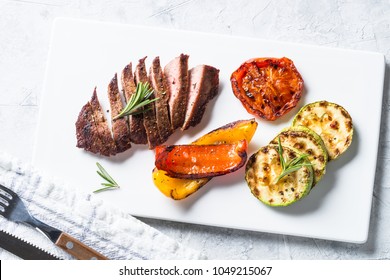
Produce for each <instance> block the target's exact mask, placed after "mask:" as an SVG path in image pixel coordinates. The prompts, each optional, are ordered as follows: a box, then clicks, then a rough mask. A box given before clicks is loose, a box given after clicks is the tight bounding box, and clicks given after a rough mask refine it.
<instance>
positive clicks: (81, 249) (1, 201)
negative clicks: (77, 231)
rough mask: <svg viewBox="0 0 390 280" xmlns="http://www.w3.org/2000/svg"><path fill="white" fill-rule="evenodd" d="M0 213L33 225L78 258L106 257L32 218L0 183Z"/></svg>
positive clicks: (16, 197)
mask: <svg viewBox="0 0 390 280" xmlns="http://www.w3.org/2000/svg"><path fill="white" fill-rule="evenodd" d="M0 215H1V216H3V217H4V218H6V219H8V220H10V221H13V222H17V223H23V224H26V225H29V226H32V227H34V228H35V229H37V230H38V231H40V232H41V233H43V234H44V235H45V236H46V237H48V238H49V239H50V240H51V241H52V242H53V243H54V244H55V245H57V246H58V247H60V248H61V249H63V250H64V251H65V252H67V253H69V254H71V255H72V256H74V257H75V258H77V259H79V260H107V259H108V258H107V257H105V256H103V255H102V254H100V253H99V252H97V251H95V250H94V249H92V248H90V247H88V246H87V245H85V244H83V243H82V242H81V241H79V240H77V239H75V238H73V237H72V236H70V235H69V234H67V233H65V232H63V231H61V230H59V229H56V228H54V227H52V226H49V225H47V224H45V223H43V222H41V221H39V220H38V219H36V218H34V217H33V216H32V215H31V214H30V213H29V212H28V210H27V208H26V206H25V205H24V203H23V201H22V200H21V199H20V197H19V196H18V195H17V194H16V193H15V192H13V191H12V190H10V189H8V188H6V187H4V186H3V185H1V184H0Z"/></svg>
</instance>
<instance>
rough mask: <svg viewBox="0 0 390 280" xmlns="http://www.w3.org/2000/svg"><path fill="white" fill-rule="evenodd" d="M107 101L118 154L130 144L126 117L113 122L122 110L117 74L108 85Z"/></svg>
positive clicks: (128, 147)
mask: <svg viewBox="0 0 390 280" xmlns="http://www.w3.org/2000/svg"><path fill="white" fill-rule="evenodd" d="M108 99H109V101H110V107H111V120H112V121H111V123H112V132H113V136H114V141H115V145H116V151H117V152H118V153H121V152H124V151H126V150H128V149H130V147H131V143H130V129H129V126H128V121H127V117H124V118H119V119H116V120H114V117H115V116H117V115H118V114H119V113H120V112H121V111H122V110H123V103H122V99H121V96H120V93H119V88H118V79H117V74H116V73H115V76H114V78H112V80H111V82H110V84H109V85H108Z"/></svg>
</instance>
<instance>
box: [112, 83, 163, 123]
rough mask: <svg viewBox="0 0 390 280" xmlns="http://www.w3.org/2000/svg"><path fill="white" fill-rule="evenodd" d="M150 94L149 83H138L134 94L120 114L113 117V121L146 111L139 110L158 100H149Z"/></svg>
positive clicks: (151, 92) (151, 91)
mask: <svg viewBox="0 0 390 280" xmlns="http://www.w3.org/2000/svg"><path fill="white" fill-rule="evenodd" d="M152 94H153V90H152V88H151V87H150V85H149V83H147V82H146V83H142V82H140V83H138V84H137V89H136V90H135V93H134V94H133V95H132V96H131V97H130V99H129V101H128V102H127V104H126V106H125V108H123V110H122V112H120V113H119V114H118V115H117V116H115V117H114V118H113V120H116V119H119V118H123V117H125V116H129V115H135V114H140V113H143V112H144V111H146V110H148V109H146V110H141V108H142V107H144V106H146V105H148V104H150V103H152V102H155V101H156V100H158V98H153V99H149V98H150V97H151V96H152Z"/></svg>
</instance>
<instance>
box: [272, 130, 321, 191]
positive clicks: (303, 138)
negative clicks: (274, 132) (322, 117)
mask: <svg viewBox="0 0 390 280" xmlns="http://www.w3.org/2000/svg"><path fill="white" fill-rule="evenodd" d="M278 138H280V141H281V144H282V145H283V146H284V147H289V148H293V149H295V150H297V151H298V152H299V153H301V154H306V155H308V156H307V159H308V160H309V161H310V162H311V163H312V165H313V170H314V183H313V186H314V185H315V184H316V183H317V182H318V181H319V180H320V179H321V178H322V176H323V175H324V174H325V170H326V164H327V161H328V154H327V151H326V148H325V145H324V143H323V141H322V139H321V137H320V136H319V135H318V134H317V133H315V132H314V131H312V130H311V129H309V128H307V127H303V126H299V127H290V128H288V129H285V130H283V131H282V132H281V133H280V134H279V135H278V136H276V137H275V138H274V139H273V140H272V141H271V144H274V145H276V144H278Z"/></svg>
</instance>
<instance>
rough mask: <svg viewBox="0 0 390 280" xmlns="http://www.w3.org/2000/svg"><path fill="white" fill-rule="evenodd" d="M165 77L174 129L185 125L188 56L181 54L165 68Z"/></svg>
mask: <svg viewBox="0 0 390 280" xmlns="http://www.w3.org/2000/svg"><path fill="white" fill-rule="evenodd" d="M164 76H165V81H166V85H167V89H168V92H169V102H168V103H169V114H170V118H171V124H172V129H173V130H175V129H177V128H179V127H181V126H182V125H183V122H184V117H185V113H186V107H187V96H188V55H185V54H181V55H180V56H179V57H176V58H175V59H173V60H171V62H169V63H168V64H167V65H166V66H165V68H164Z"/></svg>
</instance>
